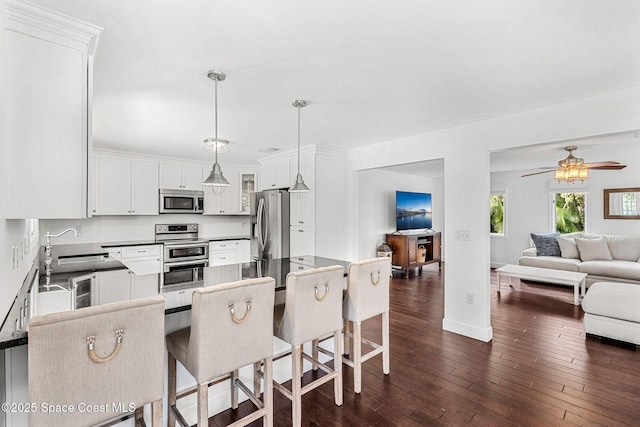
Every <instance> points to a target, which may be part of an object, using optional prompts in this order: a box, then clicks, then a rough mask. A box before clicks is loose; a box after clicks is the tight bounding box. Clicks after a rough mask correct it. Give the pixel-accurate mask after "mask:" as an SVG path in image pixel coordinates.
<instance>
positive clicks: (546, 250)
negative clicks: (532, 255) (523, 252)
mask: <svg viewBox="0 0 640 427" xmlns="http://www.w3.org/2000/svg"><path fill="white" fill-rule="evenodd" d="M559 235H560V233H550V234H534V233H531V240H533V244H534V245H536V253H537V254H538V256H560V255H561V252H560V245H558V239H556V237H558V236H559Z"/></svg>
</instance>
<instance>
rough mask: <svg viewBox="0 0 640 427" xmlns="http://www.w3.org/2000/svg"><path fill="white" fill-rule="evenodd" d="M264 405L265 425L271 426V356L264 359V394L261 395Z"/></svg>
mask: <svg viewBox="0 0 640 427" xmlns="http://www.w3.org/2000/svg"><path fill="white" fill-rule="evenodd" d="M258 365H259V363H258ZM262 400H263V402H264V406H265V408H266V409H267V420H266V422H265V426H266V427H273V358H272V357H269V358H267V359H266V360H265V361H264V394H263V395H262Z"/></svg>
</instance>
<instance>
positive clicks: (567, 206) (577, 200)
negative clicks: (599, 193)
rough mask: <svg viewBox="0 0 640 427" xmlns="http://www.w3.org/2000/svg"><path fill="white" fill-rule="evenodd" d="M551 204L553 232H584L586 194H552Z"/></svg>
mask: <svg viewBox="0 0 640 427" xmlns="http://www.w3.org/2000/svg"><path fill="white" fill-rule="evenodd" d="M551 202H552V204H551V205H552V216H553V224H554V230H553V231H557V232H558V233H573V232H576V231H586V224H587V210H586V202H587V194H586V193H552V197H551Z"/></svg>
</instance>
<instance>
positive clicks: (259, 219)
mask: <svg viewBox="0 0 640 427" xmlns="http://www.w3.org/2000/svg"><path fill="white" fill-rule="evenodd" d="M263 212H264V199H260V200H259V201H258V211H257V214H258V215H257V221H256V231H257V233H256V234H257V236H256V237H257V238H258V245H259V246H260V253H262V251H263V250H264V239H263V236H262V217H263Z"/></svg>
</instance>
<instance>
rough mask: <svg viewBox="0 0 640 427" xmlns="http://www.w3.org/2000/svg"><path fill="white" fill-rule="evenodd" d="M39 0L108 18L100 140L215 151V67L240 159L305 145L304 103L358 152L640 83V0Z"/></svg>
mask: <svg viewBox="0 0 640 427" xmlns="http://www.w3.org/2000/svg"><path fill="white" fill-rule="evenodd" d="M33 1H34V2H35V3H36V4H40V5H42V6H44V7H47V8H50V9H53V10H55V11H57V12H60V13H63V14H65V15H68V16H71V17H74V18H77V19H80V20H83V21H86V22H89V23H92V24H94V25H98V26H100V27H102V28H104V33H103V37H102V40H101V45H100V47H99V50H98V55H97V58H96V62H95V75H94V103H93V142H94V146H95V147H96V148H104V149H112V150H118V151H127V152H134V153H142V154H155V155H160V156H168V157H178V158H185V159H193V160H203V161H210V160H211V159H212V156H211V153H208V152H206V151H205V150H204V148H203V143H202V141H203V140H204V139H205V138H210V137H211V136H212V133H213V126H214V125H213V97H214V94H213V88H212V85H211V82H210V80H209V79H208V78H207V71H208V70H210V69H219V70H221V71H223V72H225V73H226V75H227V79H226V80H225V81H224V82H221V84H220V85H219V91H218V94H219V96H218V98H219V99H218V134H219V137H221V138H224V139H228V140H230V141H231V145H230V146H229V152H228V153H227V154H224V155H221V157H220V161H221V162H231V163H246V162H253V161H256V159H259V158H262V157H264V156H265V154H264V153H261V152H259V151H258V150H259V149H262V148H265V147H274V148H278V149H281V150H288V149H294V148H295V147H296V142H297V136H296V135H297V134H296V132H297V130H296V122H297V115H296V110H295V109H294V108H293V107H292V106H291V101H293V100H294V99H305V100H307V101H308V103H309V105H308V107H307V108H305V110H304V111H303V112H302V119H301V120H302V123H301V126H302V134H301V144H302V145H303V146H304V145H306V144H318V145H325V146H331V147H337V148H340V149H344V150H348V149H350V148H354V147H360V146H366V145H370V144H374V143H378V142H383V141H389V140H395V139H399V138H403V137H408V136H412V135H417V134H422V133H426V132H431V131H435V130H439V129H445V128H450V127H454V126H459V125H462V124H465V123H470V122H475V121H479V120H486V119H488V118H493V117H497V116H503V115H508V114H513V113H517V112H521V111H526V110H531V109H535V108H540V107H544V106H548V105H553V104H558V103H562V102H566V101H570V100H576V99H581V98H585V97H590V96H594V95H599V94H604V93H609V92H615V91H620V90H625V89H629V88H633V87H638V86H640V55H635V54H633V52H635V51H636V50H637V41H638V40H640V26H639V25H638V22H640V2H638V1H636V0H617V1H616V2H603V1H601V0H580V1H578V0H569V1H562V2H560V1H557V0H531V1H524V2H505V1H502V0H500V1H498V0H486V1H482V2H475V1H471V0H452V1H447V2H424V1H418V0H408V1H402V2H399V1H386V2H375V1H374V2H371V1H369V0H353V1H348V2H345V1H338V0H328V1H323V2H317V1H310V0H280V1H266V2H242V1H235V0H218V1H215V2H214V1H210V0H190V1H187V2H180V1H175V0H135V1H131V0H109V1H86V0H33ZM561 154H562V153H558V156H557V157H558V158H560V157H561ZM579 154H584V156H583V157H585V159H586V158H587V155H586V154H585V153H584V152H580V153H579ZM496 161H497V160H496Z"/></svg>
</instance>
